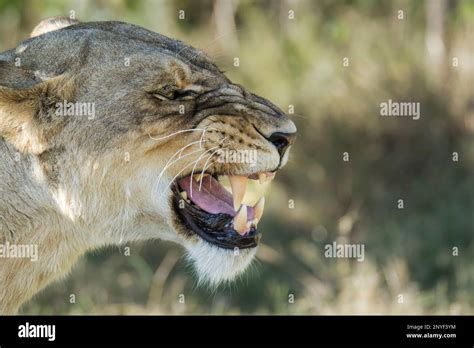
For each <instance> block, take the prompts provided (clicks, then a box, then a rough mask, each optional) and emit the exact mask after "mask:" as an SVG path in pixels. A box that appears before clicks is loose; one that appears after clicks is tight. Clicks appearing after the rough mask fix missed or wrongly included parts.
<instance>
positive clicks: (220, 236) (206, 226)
mask: <svg viewBox="0 0 474 348" xmlns="http://www.w3.org/2000/svg"><path fill="white" fill-rule="evenodd" d="M173 207H174V210H175V212H176V214H177V216H178V219H179V220H180V222H181V223H182V224H183V225H184V226H185V227H186V228H187V229H188V230H189V231H190V232H191V233H193V234H196V235H197V236H198V237H200V238H201V239H203V240H204V241H206V242H208V243H209V244H211V245H213V246H216V247H219V248H223V249H249V248H255V247H256V246H257V245H258V242H259V241H260V238H261V234H260V233H259V232H258V231H257V229H255V228H254V227H252V228H251V229H250V231H249V232H248V233H246V234H245V235H244V236H242V235H240V234H239V233H237V232H236V231H235V230H234V229H233V228H232V219H233V217H231V216H230V215H227V214H210V213H207V212H205V211H203V210H201V209H199V208H198V207H196V206H195V205H193V204H190V203H188V202H186V201H185V200H182V199H181V196H180V195H179V188H178V187H177V185H174V187H173Z"/></svg>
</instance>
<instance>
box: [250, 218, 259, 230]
mask: <svg viewBox="0 0 474 348" xmlns="http://www.w3.org/2000/svg"><path fill="white" fill-rule="evenodd" d="M259 221H260V220H259V219H253V220H252V221H250V222H251V225H254V226H255V228H256V227H257V226H258V222H259Z"/></svg>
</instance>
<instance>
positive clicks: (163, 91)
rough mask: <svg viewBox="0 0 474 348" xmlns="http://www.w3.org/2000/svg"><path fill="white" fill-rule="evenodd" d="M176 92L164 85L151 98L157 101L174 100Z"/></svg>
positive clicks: (173, 88)
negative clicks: (153, 97)
mask: <svg viewBox="0 0 474 348" xmlns="http://www.w3.org/2000/svg"><path fill="white" fill-rule="evenodd" d="M176 91H177V88H176V87H175V86H172V85H166V86H163V87H162V88H160V89H159V90H157V91H156V92H154V93H153V96H155V97H156V98H158V99H161V100H165V99H168V100H170V99H175V98H176Z"/></svg>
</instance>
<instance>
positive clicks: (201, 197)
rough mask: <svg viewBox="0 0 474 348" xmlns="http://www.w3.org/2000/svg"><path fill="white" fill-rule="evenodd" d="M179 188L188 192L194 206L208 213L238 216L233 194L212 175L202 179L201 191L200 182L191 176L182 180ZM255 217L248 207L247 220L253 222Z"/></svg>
mask: <svg viewBox="0 0 474 348" xmlns="http://www.w3.org/2000/svg"><path fill="white" fill-rule="evenodd" d="M191 180H192V193H191ZM179 186H180V187H181V188H182V189H183V190H185V191H186V193H187V195H188V198H189V199H190V200H191V201H192V202H193V203H194V204H196V205H197V206H198V207H199V208H201V209H202V210H204V211H206V212H208V213H211V214H219V213H224V214H227V215H231V216H235V215H236V214H237V212H236V211H235V210H234V204H233V197H232V194H231V193H230V192H229V191H227V190H226V189H225V188H224V187H222V186H221V184H220V183H219V182H218V181H217V180H216V179H214V178H213V177H212V176H210V175H207V176H206V177H204V178H203V179H202V185H201V190H199V182H198V181H196V180H194V178H192V177H191V176H187V177H185V178H183V179H181V180H180V181H179ZM253 216H254V212H253V208H252V207H247V220H252V219H253Z"/></svg>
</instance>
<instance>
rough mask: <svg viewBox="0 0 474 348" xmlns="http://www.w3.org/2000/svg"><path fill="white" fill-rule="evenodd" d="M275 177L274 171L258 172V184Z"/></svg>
mask: <svg viewBox="0 0 474 348" xmlns="http://www.w3.org/2000/svg"><path fill="white" fill-rule="evenodd" d="M274 178H275V173H258V181H259V182H260V184H263V183H266V182H269V181H272V180H273V179H274Z"/></svg>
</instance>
